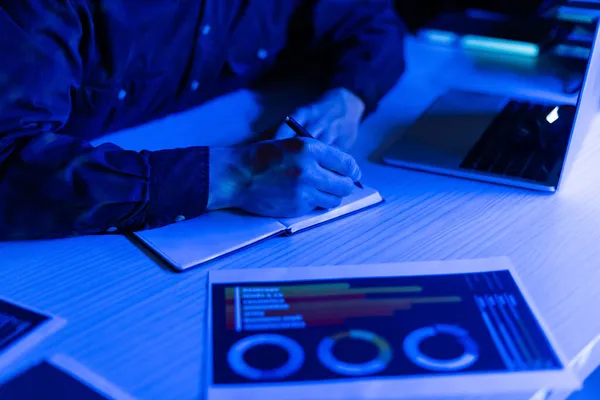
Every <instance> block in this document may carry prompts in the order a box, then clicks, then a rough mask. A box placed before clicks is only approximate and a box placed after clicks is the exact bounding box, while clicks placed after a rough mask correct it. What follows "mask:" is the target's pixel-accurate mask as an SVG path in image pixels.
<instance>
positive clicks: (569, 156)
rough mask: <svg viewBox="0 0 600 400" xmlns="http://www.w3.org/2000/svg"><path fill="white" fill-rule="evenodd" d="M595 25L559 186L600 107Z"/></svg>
mask: <svg viewBox="0 0 600 400" xmlns="http://www.w3.org/2000/svg"><path fill="white" fill-rule="evenodd" d="M595 25H596V32H595V34H594V41H593V43H592V47H591V49H590V56H589V59H588V64H587V68H586V71H585V74H584V77H583V83H582V85H581V91H580V93H579V98H578V99H577V107H576V111H575V121H574V123H573V127H572V128H571V135H570V137H569V143H568V147H567V152H566V155H565V160H564V162H563V167H562V172H561V174H560V179H559V182H558V184H559V185H560V183H561V182H562V181H563V180H564V179H565V177H566V176H567V175H568V174H569V172H570V171H571V168H572V166H573V163H574V161H575V159H576V157H577V154H578V153H579V150H580V149H581V146H582V145H583V139H584V137H585V135H586V134H587V133H588V131H589V129H590V127H591V124H592V121H593V120H594V118H595V117H596V114H597V112H598V108H599V106H600V79H599V74H600V45H599V41H600V39H599V38H600V29H599V24H598V21H596V22H595Z"/></svg>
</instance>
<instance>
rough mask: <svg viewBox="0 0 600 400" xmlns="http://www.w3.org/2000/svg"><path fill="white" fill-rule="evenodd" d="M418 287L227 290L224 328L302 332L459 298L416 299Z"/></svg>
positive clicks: (318, 286) (330, 285)
mask: <svg viewBox="0 0 600 400" xmlns="http://www.w3.org/2000/svg"><path fill="white" fill-rule="evenodd" d="M422 291H423V288H422V287H420V286H376V287H356V288H353V287H351V286H350V284H349V283H320V284H310V285H293V286H281V287H240V286H236V287H231V288H227V289H226V290H225V297H226V299H225V304H226V310H225V311H226V327H227V329H235V330H236V331H238V332H239V331H242V330H259V329H265V330H269V329H301V328H304V327H306V326H325V325H341V324H344V323H345V321H346V320H347V319H349V318H364V317H374V316H378V317H381V316H393V315H394V313H396V312H399V311H403V310H409V309H411V308H413V307H414V306H416V305H419V304H434V303H436V304H437V303H458V302H460V301H461V298H460V297H459V296H437V297H432V296H419V295H418V294H419V293H421V292H422Z"/></svg>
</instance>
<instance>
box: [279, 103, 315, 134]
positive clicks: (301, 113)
mask: <svg viewBox="0 0 600 400" xmlns="http://www.w3.org/2000/svg"><path fill="white" fill-rule="evenodd" d="M309 116H310V111H309V110H308V109H306V108H300V109H298V110H297V111H296V112H295V113H294V114H292V118H294V119H295V120H296V121H297V122H298V123H299V124H300V125H302V126H304V125H305V124H306V123H307V121H308V119H309ZM295 136H296V133H295V132H294V131H293V130H292V128H290V127H289V126H287V124H285V123H284V124H281V126H280V127H279V129H277V132H275V137H274V139H275V140H283V139H290V138H293V137H295Z"/></svg>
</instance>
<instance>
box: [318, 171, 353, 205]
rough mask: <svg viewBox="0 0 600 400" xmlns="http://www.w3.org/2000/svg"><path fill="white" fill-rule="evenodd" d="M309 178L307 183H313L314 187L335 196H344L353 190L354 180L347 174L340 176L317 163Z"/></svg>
mask: <svg viewBox="0 0 600 400" xmlns="http://www.w3.org/2000/svg"><path fill="white" fill-rule="evenodd" d="M311 178H312V179H310V180H311V182H309V183H311V184H313V185H314V186H315V188H317V189H318V190H319V191H321V192H324V193H328V194H331V195H334V196H336V197H346V196H348V195H349V194H350V193H352V192H353V190H354V182H353V181H352V179H350V178H349V177H347V176H341V175H339V174H337V173H335V172H332V171H329V170H327V169H325V168H322V167H320V166H318V165H317V166H315V170H314V173H313V174H312V175H311Z"/></svg>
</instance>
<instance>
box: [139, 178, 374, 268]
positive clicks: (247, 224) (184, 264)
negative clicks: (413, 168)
mask: <svg viewBox="0 0 600 400" xmlns="http://www.w3.org/2000/svg"><path fill="white" fill-rule="evenodd" d="M382 200H383V199H382V198H381V195H380V194H379V192H378V191H376V190H375V189H372V188H369V187H366V186H365V188H364V189H358V188H356V189H355V191H354V193H352V194H351V195H350V196H348V197H347V198H345V199H344V200H343V202H342V204H341V205H340V206H339V207H337V208H334V209H331V210H325V211H314V212H312V213H310V214H308V215H306V216H303V217H298V218H284V219H279V220H278V219H275V218H264V217H258V216H253V215H248V214H243V213H236V212H230V211H217V212H210V213H207V214H204V215H201V216H200V217H198V218H194V219H192V220H189V221H185V222H180V223H177V224H172V225H168V226H165V227H162V228H158V229H153V230H147V231H141V232H137V233H135V236H136V237H137V238H138V239H139V240H140V241H141V242H142V243H144V244H145V245H146V246H148V247H149V248H150V249H152V250H153V251H154V252H155V253H156V254H158V255H159V256H160V257H161V258H163V259H164V260H165V261H167V262H168V263H169V264H170V265H171V266H172V267H173V268H175V269H177V270H180V271H182V270H186V269H188V268H192V267H195V266H198V265H200V264H203V263H205V262H208V261H211V260H214V259H216V258H219V257H222V256H225V255H227V254H230V253H232V252H235V251H238V250H241V249H243V248H245V247H248V246H250V245H252V244H255V243H258V242H260V241H262V240H265V239H268V238H270V237H272V236H276V235H281V234H294V233H297V232H300V231H302V230H305V229H308V228H312V227H315V226H317V225H320V224H323V223H326V222H330V221H333V220H334V219H337V218H340V217H344V216H348V215H350V214H353V213H355V212H358V211H361V210H364V209H366V208H368V207H371V206H373V205H375V204H378V203H380V202H381V201H382Z"/></svg>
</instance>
